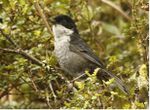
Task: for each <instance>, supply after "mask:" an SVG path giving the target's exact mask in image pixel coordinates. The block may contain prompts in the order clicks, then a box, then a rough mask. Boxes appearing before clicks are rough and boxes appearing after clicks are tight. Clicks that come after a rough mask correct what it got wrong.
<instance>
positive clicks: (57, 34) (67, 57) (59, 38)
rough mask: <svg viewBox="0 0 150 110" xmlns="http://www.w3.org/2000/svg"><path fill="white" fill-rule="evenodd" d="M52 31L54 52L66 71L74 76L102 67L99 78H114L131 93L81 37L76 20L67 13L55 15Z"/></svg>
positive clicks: (123, 88)
mask: <svg viewBox="0 0 150 110" xmlns="http://www.w3.org/2000/svg"><path fill="white" fill-rule="evenodd" d="M51 22H52V24H53V25H52V32H53V35H54V53H55V56H56V58H57V61H58V63H59V65H60V67H61V69H62V70H64V72H66V73H67V74H68V75H71V76H72V77H78V76H80V75H82V74H85V71H86V70H88V71H93V70H94V69H96V68H100V70H101V71H100V72H98V75H97V76H98V79H100V80H108V79H110V78H114V80H115V83H116V84H117V85H118V87H119V88H120V89H121V90H122V91H123V92H124V93H125V94H129V92H128V89H127V88H126V86H125V85H124V84H123V82H122V81H121V80H120V79H119V78H118V77H117V76H116V75H114V74H112V73H111V72H109V71H108V70H107V69H106V67H105V66H104V64H103V63H102V62H101V60H100V59H99V58H98V56H96V54H94V52H93V51H92V49H91V48H90V47H89V45H88V44H87V43H86V42H85V41H84V40H83V39H82V38H81V37H80V34H79V31H78V29H77V26H76V24H75V22H74V20H73V19H72V18H71V17H70V16H68V15H65V14H60V15H57V16H55V17H53V20H52V21H51Z"/></svg>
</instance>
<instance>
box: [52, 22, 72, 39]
mask: <svg viewBox="0 0 150 110" xmlns="http://www.w3.org/2000/svg"><path fill="white" fill-rule="evenodd" d="M52 31H53V34H54V39H55V42H63V41H66V42H67V41H70V35H71V34H72V33H73V30H71V29H68V28H66V27H64V26H62V25H59V24H56V25H53V26H52Z"/></svg>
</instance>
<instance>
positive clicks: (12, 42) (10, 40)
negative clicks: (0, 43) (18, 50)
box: [0, 29, 18, 47]
mask: <svg viewBox="0 0 150 110" xmlns="http://www.w3.org/2000/svg"><path fill="white" fill-rule="evenodd" d="M0 32H1V34H2V35H3V36H4V37H5V38H6V39H7V40H8V41H9V42H10V43H11V44H13V46H15V47H18V45H17V44H16V42H14V41H13V40H12V39H11V37H10V36H8V35H6V34H5V33H4V32H3V30H2V29H0Z"/></svg>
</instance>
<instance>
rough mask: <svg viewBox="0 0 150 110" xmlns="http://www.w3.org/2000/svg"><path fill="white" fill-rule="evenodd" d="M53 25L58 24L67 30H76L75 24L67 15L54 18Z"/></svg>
mask: <svg viewBox="0 0 150 110" xmlns="http://www.w3.org/2000/svg"><path fill="white" fill-rule="evenodd" d="M54 24H60V25H63V26H64V27H66V28H68V29H76V25H75V22H74V21H73V20H72V19H71V18H70V17H69V16H67V15H58V16H56V17H55V18H54Z"/></svg>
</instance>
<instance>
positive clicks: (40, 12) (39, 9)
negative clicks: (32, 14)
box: [34, 1, 52, 35]
mask: <svg viewBox="0 0 150 110" xmlns="http://www.w3.org/2000/svg"><path fill="white" fill-rule="evenodd" d="M34 7H35V9H36V10H37V11H38V12H39V14H40V16H41V18H42V19H43V22H44V24H45V25H46V27H47V29H48V31H49V33H50V34H51V35H52V31H51V28H50V26H49V23H48V21H47V18H46V16H45V14H44V12H43V10H42V9H41V7H40V5H39V3H38V1H36V2H34Z"/></svg>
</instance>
